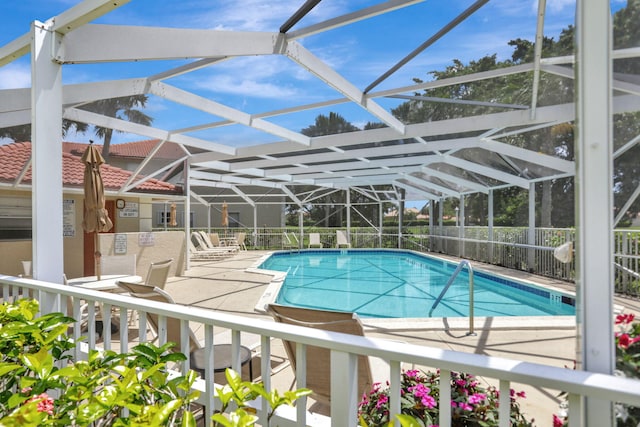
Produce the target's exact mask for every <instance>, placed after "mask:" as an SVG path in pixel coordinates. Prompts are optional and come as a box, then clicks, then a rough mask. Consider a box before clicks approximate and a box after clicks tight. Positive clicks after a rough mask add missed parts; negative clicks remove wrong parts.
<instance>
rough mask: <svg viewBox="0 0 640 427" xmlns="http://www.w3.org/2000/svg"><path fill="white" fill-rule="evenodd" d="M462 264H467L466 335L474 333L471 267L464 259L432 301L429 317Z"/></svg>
mask: <svg viewBox="0 0 640 427" xmlns="http://www.w3.org/2000/svg"><path fill="white" fill-rule="evenodd" d="M464 266H467V270H469V332H467V335H475V332H474V327H473V323H474V322H473V267H471V263H470V262H469V261H468V260H466V259H463V260H462V261H460V263H459V264H458V267H456V270H455V271H454V272H453V274H452V275H451V277H450V278H449V281H448V282H447V284H446V285H445V286H444V288H443V289H442V292H440V295H438V298H436V300H435V301H434V303H433V305H432V306H431V310H429V317H431V314H432V313H433V310H435V308H436V307H437V306H438V304H440V301H441V300H442V298H443V297H444V294H446V293H447V291H448V290H449V287H450V286H451V284H452V283H453V281H454V280H455V279H456V277H458V274H459V273H460V271H462V268H463V267H464Z"/></svg>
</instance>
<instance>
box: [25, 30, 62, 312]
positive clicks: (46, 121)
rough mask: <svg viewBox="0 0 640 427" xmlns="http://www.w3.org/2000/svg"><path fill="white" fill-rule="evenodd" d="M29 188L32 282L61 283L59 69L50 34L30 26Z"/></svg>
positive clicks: (49, 305) (50, 305) (44, 305)
mask: <svg viewBox="0 0 640 427" xmlns="http://www.w3.org/2000/svg"><path fill="white" fill-rule="evenodd" d="M31 34H32V41H31V106H32V108H31V124H32V126H31V143H32V145H31V150H32V155H33V165H32V171H33V181H32V182H33V185H32V188H31V200H32V209H33V210H32V224H33V240H32V241H33V277H34V278H36V279H39V280H46V281H50V282H54V283H62V275H63V273H64V244H63V237H62V192H63V184H62V65H61V64H59V63H57V62H55V61H53V58H54V56H55V52H54V51H53V49H54V48H55V46H56V42H57V40H56V38H57V36H56V34H55V33H54V32H52V31H51V30H50V28H48V27H47V24H43V23H41V22H37V21H36V22H33V24H32V25H31ZM40 305H41V310H42V312H44V313H46V312H47V311H50V310H52V309H54V308H55V307H54V306H55V305H56V303H55V299H54V298H51V299H49V298H46V297H44V300H43V299H42V297H41V300H40Z"/></svg>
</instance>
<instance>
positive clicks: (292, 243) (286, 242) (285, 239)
mask: <svg viewBox="0 0 640 427" xmlns="http://www.w3.org/2000/svg"><path fill="white" fill-rule="evenodd" d="M282 247H283V249H294V248H295V249H298V248H300V245H299V243H298V238H297V237H296V235H295V234H293V233H287V232H286V231H285V232H284V233H282Z"/></svg>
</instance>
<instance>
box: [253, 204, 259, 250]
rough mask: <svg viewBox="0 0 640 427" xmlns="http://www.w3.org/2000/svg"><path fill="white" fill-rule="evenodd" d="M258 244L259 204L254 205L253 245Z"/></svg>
mask: <svg viewBox="0 0 640 427" xmlns="http://www.w3.org/2000/svg"><path fill="white" fill-rule="evenodd" d="M256 246H258V205H256V204H254V205H253V247H254V248H255V247H256Z"/></svg>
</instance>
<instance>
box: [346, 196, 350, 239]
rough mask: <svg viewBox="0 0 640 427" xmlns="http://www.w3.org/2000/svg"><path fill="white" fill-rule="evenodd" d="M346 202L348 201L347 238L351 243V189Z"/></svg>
mask: <svg viewBox="0 0 640 427" xmlns="http://www.w3.org/2000/svg"><path fill="white" fill-rule="evenodd" d="M345 191H346V193H347V194H346V200H347V238H348V241H349V242H350V241H351V189H350V188H347V189H346V190H345Z"/></svg>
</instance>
